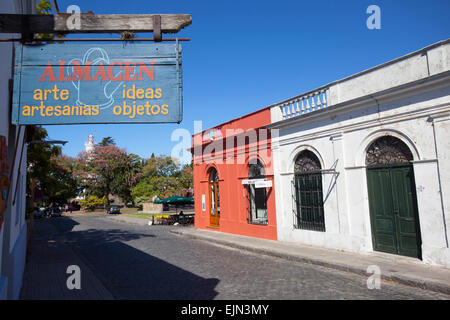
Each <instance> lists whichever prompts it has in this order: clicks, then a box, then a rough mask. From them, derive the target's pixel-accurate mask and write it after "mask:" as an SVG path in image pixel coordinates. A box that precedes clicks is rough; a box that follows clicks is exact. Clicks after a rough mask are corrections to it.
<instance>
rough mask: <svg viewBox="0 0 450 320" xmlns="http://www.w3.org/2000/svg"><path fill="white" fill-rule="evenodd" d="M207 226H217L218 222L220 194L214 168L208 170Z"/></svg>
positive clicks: (217, 177) (217, 176)
mask: <svg viewBox="0 0 450 320" xmlns="http://www.w3.org/2000/svg"><path fill="white" fill-rule="evenodd" d="M208 181H209V183H208V186H209V214H210V216H209V224H210V226H212V227H218V226H219V220H220V194H219V175H218V173H217V170H216V169H215V168H211V170H209V180H208Z"/></svg>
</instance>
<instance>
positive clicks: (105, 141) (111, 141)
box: [98, 137, 116, 147]
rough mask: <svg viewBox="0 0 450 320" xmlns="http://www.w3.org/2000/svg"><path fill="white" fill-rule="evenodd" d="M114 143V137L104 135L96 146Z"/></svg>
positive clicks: (113, 144)
mask: <svg viewBox="0 0 450 320" xmlns="http://www.w3.org/2000/svg"><path fill="white" fill-rule="evenodd" d="M115 145H116V143H115V142H114V139H113V138H112V137H104V138H103V139H102V141H100V143H99V144H98V146H100V147H105V146H115Z"/></svg>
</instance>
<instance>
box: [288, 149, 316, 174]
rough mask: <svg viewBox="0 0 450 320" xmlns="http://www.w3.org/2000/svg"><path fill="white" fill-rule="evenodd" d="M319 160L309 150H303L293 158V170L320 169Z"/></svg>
mask: <svg viewBox="0 0 450 320" xmlns="http://www.w3.org/2000/svg"><path fill="white" fill-rule="evenodd" d="M320 169H321V167H320V161H319V159H318V158H317V156H316V155H315V154H314V153H313V152H311V151H309V150H304V151H302V152H300V154H299V155H298V156H297V158H296V159H295V167H294V171H295V172H308V171H318V170H320Z"/></svg>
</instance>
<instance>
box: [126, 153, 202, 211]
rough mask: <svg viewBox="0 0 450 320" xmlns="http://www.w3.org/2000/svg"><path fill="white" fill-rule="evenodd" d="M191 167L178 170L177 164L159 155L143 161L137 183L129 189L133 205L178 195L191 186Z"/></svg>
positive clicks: (172, 159) (173, 160)
mask: <svg viewBox="0 0 450 320" xmlns="http://www.w3.org/2000/svg"><path fill="white" fill-rule="evenodd" d="M192 180H193V179H192V165H184V166H183V167H182V168H181V170H180V165H179V162H178V161H177V160H176V159H174V158H171V157H168V156H165V155H161V156H158V157H155V156H154V155H152V157H151V158H150V159H147V160H146V161H145V164H144V167H143V169H142V175H141V176H140V180H139V182H138V183H137V184H136V186H135V187H133V188H132V189H131V194H132V197H133V200H134V201H135V203H140V202H142V201H144V200H148V199H151V198H152V197H154V196H155V195H156V196H158V197H159V198H164V197H166V196H171V195H174V194H180V193H181V192H182V191H183V190H185V189H187V188H189V187H191V186H192Z"/></svg>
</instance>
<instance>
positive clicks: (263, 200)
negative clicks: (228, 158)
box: [248, 160, 268, 224]
mask: <svg viewBox="0 0 450 320" xmlns="http://www.w3.org/2000/svg"><path fill="white" fill-rule="evenodd" d="M264 177H265V170H264V165H263V164H262V163H261V161H259V160H257V161H256V163H252V164H250V165H249V168H248V178H249V179H250V180H255V179H264ZM248 194H249V202H250V217H249V221H250V222H251V223H259V224H267V222H268V220H267V194H266V188H265V187H262V188H258V186H257V184H256V183H252V184H249V185H248Z"/></svg>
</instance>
